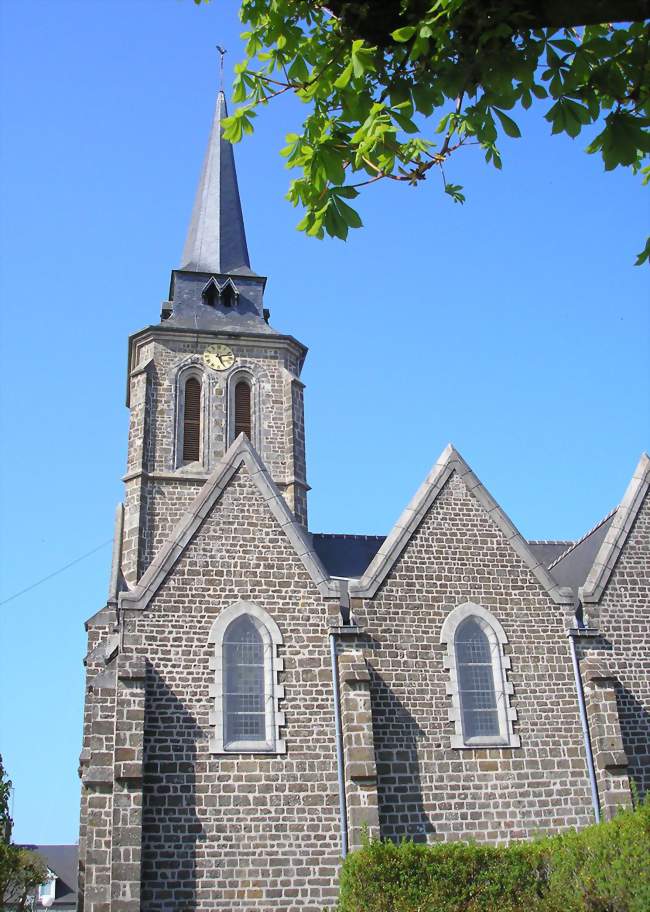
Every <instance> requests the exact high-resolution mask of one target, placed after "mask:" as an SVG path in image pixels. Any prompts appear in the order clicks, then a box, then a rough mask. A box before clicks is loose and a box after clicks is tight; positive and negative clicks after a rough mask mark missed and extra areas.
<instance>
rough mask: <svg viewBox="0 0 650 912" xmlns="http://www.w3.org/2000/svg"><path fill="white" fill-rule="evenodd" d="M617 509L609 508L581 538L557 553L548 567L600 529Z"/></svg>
mask: <svg viewBox="0 0 650 912" xmlns="http://www.w3.org/2000/svg"><path fill="white" fill-rule="evenodd" d="M617 510H618V506H616V507H614V509H613V510H610V511H609V513H608V514H607V515H606V516H603V518H602V519H601V520H599V522H597V523H596V525H595V526H593V527H592V528H591V529H589V531H588V532H585V534H584V535H583V536H582V538H579V539H577V541H574V542H573V544H572V545H571V547H570V548H567V549H566V551H563V552H562V554H560V555H559V557H556V558H555V560H554V561H553V562H552V563H550V564H549V566H548V569H549V570H552V569H553V567H554V566H555V565H556V564H558V563H559V562H560V561H561V560H562V559H563V558H565V557H566V556H567V554H571V552H572V551H573V550H574V549H575V548H577V547H578V545H581V544H582V543H583V541H585V540H586V539H588V538H589V536H590V535H593V533H594V532H596V530H597V529H600V527H601V526H602V524H603V523H606V522H607V520H608V519H611V517H612V516H613V515H614V513H616V511H617Z"/></svg>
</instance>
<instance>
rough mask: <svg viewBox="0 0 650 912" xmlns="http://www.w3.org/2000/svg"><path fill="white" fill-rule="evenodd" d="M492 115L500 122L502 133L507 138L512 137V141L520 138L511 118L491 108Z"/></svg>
mask: <svg viewBox="0 0 650 912" xmlns="http://www.w3.org/2000/svg"><path fill="white" fill-rule="evenodd" d="M493 111H494V113H495V114H496V116H497V117H498V118H499V120H500V121H501V126H502V127H503V130H504V133H505V134H506V135H507V136H512V137H513V139H519V137H520V136H521V130H520V129H519V127H518V126H517V124H516V123H515V122H514V120H513V119H512V118H511V117H508V115H507V114H504V113H503V111H500V110H499V109H498V108H493Z"/></svg>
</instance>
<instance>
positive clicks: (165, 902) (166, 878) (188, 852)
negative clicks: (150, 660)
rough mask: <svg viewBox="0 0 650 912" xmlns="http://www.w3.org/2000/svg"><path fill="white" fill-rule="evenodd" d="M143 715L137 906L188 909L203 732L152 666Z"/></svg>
mask: <svg viewBox="0 0 650 912" xmlns="http://www.w3.org/2000/svg"><path fill="white" fill-rule="evenodd" d="M145 719H146V724H145V736H144V739H145V752H144V776H145V778H144V798H143V813H142V909H143V912H144V910H146V912H192V910H194V909H196V907H197V886H196V856H197V846H198V843H199V841H200V840H202V837H203V831H202V826H201V823H200V821H199V819H198V816H197V813H196V758H197V747H196V745H197V741H198V739H199V738H200V737H202V736H203V731H202V729H200V728H199V727H198V726H197V724H196V720H195V719H194V717H193V716H192V715H191V714H190V713H189V712H188V711H187V709H186V707H185V706H184V705H183V704H182V703H181V702H180V701H179V700H178V698H177V697H176V696H175V695H174V694H173V693H172V691H171V690H170V689H169V688H168V687H167V685H166V683H165V682H164V680H163V679H162V678H161V677H160V676H159V675H158V674H157V672H156V671H155V670H153V669H151V668H150V669H149V671H148V676H147V697H146V713H145Z"/></svg>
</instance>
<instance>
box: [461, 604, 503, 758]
mask: <svg viewBox="0 0 650 912" xmlns="http://www.w3.org/2000/svg"><path fill="white" fill-rule="evenodd" d="M454 649H455V651H456V670H457V673H458V694H459V697H460V711H461V715H462V723H463V734H464V736H465V740H466V741H470V740H471V739H472V738H477V737H497V738H498V737H499V735H500V734H501V732H500V730H499V712H498V707H497V692H496V688H495V686H494V678H495V674H494V671H495V669H494V662H493V658H494V657H493V654H492V646H491V644H490V640H489V638H488V635H487V633H486V632H485V631H484V630H483V629H482V628H481V625H480V623H479V621H478V620H477V618H475V617H468V618H467V619H466V620H464V621H463V622H462V624H460V625H459V627H458V629H457V630H456V636H455V637H454ZM499 670H500V669H499ZM499 677H500V675H497V678H499ZM498 683H501V682H500V681H499V682H498Z"/></svg>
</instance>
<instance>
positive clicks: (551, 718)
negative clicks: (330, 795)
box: [355, 474, 591, 841]
mask: <svg viewBox="0 0 650 912" xmlns="http://www.w3.org/2000/svg"><path fill="white" fill-rule="evenodd" d="M468 601H469V602H474V603H476V604H479V605H481V606H483V607H485V608H488V609H489V610H490V611H491V612H492V613H493V614H494V615H495V617H496V618H497V619H498V620H499V621H500V622H501V624H502V625H503V627H504V628H505V630H506V633H507V636H508V640H509V643H508V647H507V653H508V654H510V656H511V661H512V670H511V671H510V673H509V680H510V682H511V683H512V684H513V686H514V695H513V697H512V698H511V705H512V707H513V708H515V709H516V711H517V716H518V718H517V721H516V722H515V731H516V732H517V733H518V734H519V736H520V738H521V748H502V749H495V748H492V749H484V750H481V749H464V750H452V749H451V748H450V739H451V735H452V733H453V723H451V722H449V721H448V713H449V709H450V706H451V704H450V698H449V696H448V694H447V685H448V683H449V673H448V672H447V671H446V670H445V667H444V653H445V649H444V647H443V646H442V644H441V643H440V631H441V628H442V624H443V622H444V620H445V618H446V616H447V614H448V613H449V612H450V611H451V610H452V609H453V608H454V607H456V606H457V605H460V604H462V603H464V602H468ZM355 610H356V613H357V615H358V617H359V622H360V624H361V626H362V628H363V629H364V632H365V633H366V634H367V643H366V648H367V650H368V661H369V664H370V666H371V668H372V674H373V693H372V699H373V721H374V735H375V750H376V754H377V767H378V768H377V772H378V781H379V813H380V822H381V828H382V834H383V835H384V836H387V837H390V838H396V839H399V838H402V837H407V836H412V837H414V838H419V839H423V840H424V839H426V840H427V841H433V840H437V839H458V838H468V837H472V838H477V839H485V840H490V841H504V840H507V839H510V838H520V837H523V836H532V835H534V834H535V833H537V832H543V831H546V832H549V831H551V832H553V831H556V830H559V829H563V828H565V827H567V826H584V825H586V824H588V823H589V822H591V806H590V801H589V788H588V780H587V774H586V763H585V757H584V751H583V747H582V742H581V734H580V722H579V716H578V706H577V700H576V694H575V685H574V681H573V674H572V667H571V659H570V655H569V648H568V644H567V638H566V636H565V630H564V617H563V612H562V609H561V607H560V606H558V605H557V604H555V603H554V602H553V601H552V600H551V599H550V598H549V596H548V595H547V593H546V592H545V591H544V590H543V588H542V586H541V585H540V583H539V581H538V580H537V579H536V577H535V576H534V574H533V573H532V572H531V570H530V569H529V568H528V567H527V566H526V565H525V564H524V563H523V561H522V560H521V558H520V557H519V556H518V555H517V554H516V553H515V551H514V550H513V549H512V548H511V547H510V545H509V544H508V543H507V542H506V540H505V538H504V537H503V535H502V533H501V532H500V531H499V529H497V528H496V526H495V525H494V523H493V522H492V521H491V519H490V517H489V516H488V515H487V514H486V513H485V511H484V510H483V508H482V507H481V505H480V504H479V503H478V502H477V501H476V500H475V498H474V497H473V496H472V495H471V494H470V493H469V492H468V491H467V488H466V487H465V485H464V484H463V482H462V481H461V479H460V478H459V477H458V476H457V475H455V474H454V475H452V477H451V479H450V480H449V481H448V482H447V484H446V485H445V487H444V489H443V491H442V492H441V494H440V495H439V497H438V498H437V500H436V501H435V503H434V504H433V506H432V508H431V509H430V511H429V513H428V515H427V516H426V517H425V519H424V520H423V522H422V523H421V524H420V526H419V528H418V529H417V531H416V532H415V534H414V535H413V536H412V537H411V539H410V541H409V542H408V544H407V546H406V548H405V550H404V551H403V553H402V555H401V556H400V557H399V558H398V560H397V561H396V563H395V565H394V566H393V568H392V570H391V571H390V572H389V574H388V577H387V578H386V579H385V581H384V582H383V584H382V586H381V587H380V589H379V591H378V592H377V595H376V596H375V598H374V599H373V600H372V601H366V602H365V603H364V604H363V606H362V607H359V608H357V609H355ZM364 639H365V638H364Z"/></svg>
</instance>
